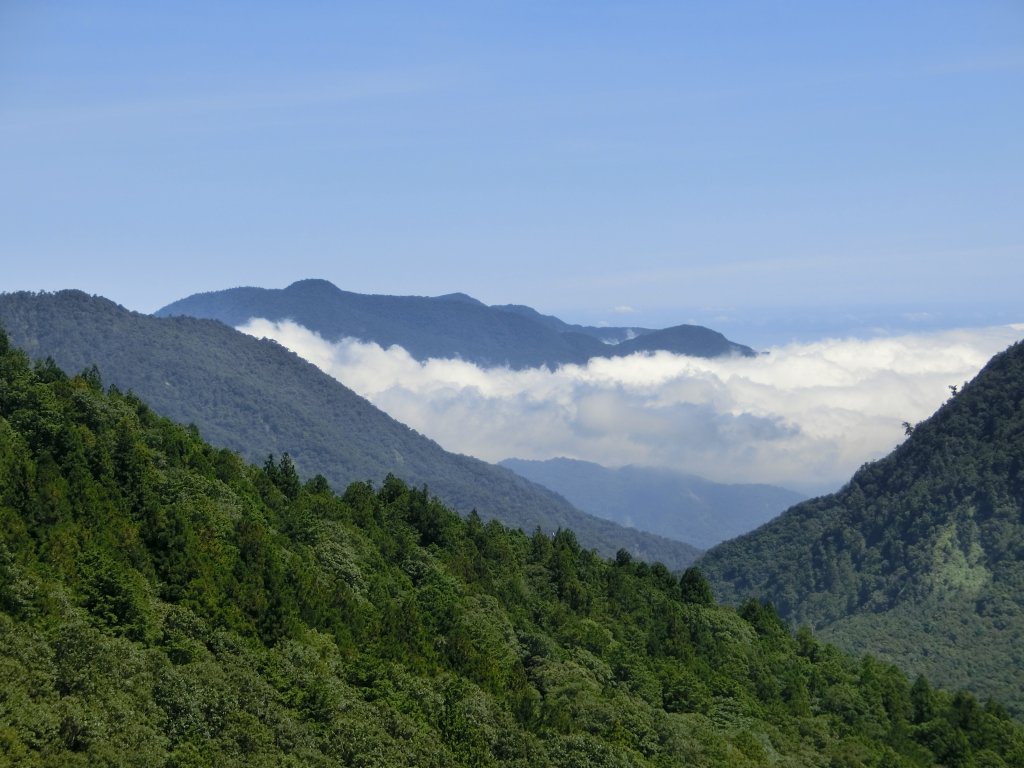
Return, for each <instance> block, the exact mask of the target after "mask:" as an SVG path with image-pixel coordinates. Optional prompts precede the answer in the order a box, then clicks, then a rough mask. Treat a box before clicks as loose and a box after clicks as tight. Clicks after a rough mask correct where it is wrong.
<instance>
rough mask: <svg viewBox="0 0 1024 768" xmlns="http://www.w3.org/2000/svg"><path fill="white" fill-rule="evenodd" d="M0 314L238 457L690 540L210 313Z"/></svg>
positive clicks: (611, 531)
mask: <svg viewBox="0 0 1024 768" xmlns="http://www.w3.org/2000/svg"><path fill="white" fill-rule="evenodd" d="M0 327H2V328H6V329H7V332H8V334H9V338H10V340H11V342H12V343H14V344H15V345H16V346H18V347H21V348H22V349H24V350H25V351H27V352H28V353H29V355H31V356H32V358H33V359H39V358H46V357H52V358H53V359H54V360H55V361H56V362H57V364H58V365H59V366H61V367H62V368H63V369H65V370H68V371H75V372H77V371H82V370H84V369H86V368H88V367H90V366H98V367H99V369H100V371H101V372H102V375H103V378H104V381H106V382H107V383H108V384H115V385H116V386H118V387H119V388H120V389H122V390H124V391H129V390H130V391H132V392H134V393H136V394H138V395H139V396H140V397H142V398H143V399H144V400H145V401H146V402H147V403H149V404H150V405H151V406H152V407H153V408H155V409H156V410H157V411H158V412H159V413H161V414H162V415H165V416H168V417H170V418H172V419H174V420H176V421H179V422H181V423H183V424H196V425H197V426H198V427H199V428H200V430H202V434H203V436H204V437H205V438H206V439H208V440H209V441H210V442H212V443H213V444H214V445H217V446H220V447H224V448H231V449H232V450H236V451H239V452H241V453H242V455H243V456H245V457H246V458H248V459H249V460H250V461H262V460H263V459H264V458H266V456H267V455H268V454H271V453H273V454H275V455H278V456H280V455H281V454H282V453H284V452H285V451H287V452H289V453H290V454H291V456H292V459H293V460H294V462H295V464H296V466H297V468H298V471H299V474H300V476H301V477H305V478H308V477H311V476H313V475H314V474H322V475H323V476H324V477H326V478H327V479H328V481H329V482H331V483H332V484H333V485H334V486H335V487H338V488H343V487H345V486H346V485H348V484H349V483H350V482H353V481H356V480H372V481H374V482H375V483H380V482H381V481H382V480H383V479H384V477H385V476H386V475H387V474H388V473H394V474H395V475H396V476H398V477H400V478H402V479H403V480H404V481H406V482H408V483H410V484H412V485H415V486H421V485H424V484H427V485H429V487H430V490H431V491H432V492H433V493H435V494H436V495H437V496H439V497H440V498H441V499H443V500H444V502H445V503H446V504H448V505H450V506H452V507H454V508H455V509H456V510H458V511H459V512H462V513H468V512H470V511H471V510H473V509H476V510H477V511H478V512H479V513H480V516H481V517H483V518H484V519H485V520H489V519H491V518H497V519H499V520H501V522H503V523H505V524H506V525H510V526H512V527H513V528H522V529H523V530H526V531H532V530H533V529H534V528H536V527H538V526H540V527H541V528H543V529H544V530H545V531H548V532H554V531H555V530H556V529H557V528H559V527H561V528H572V529H573V530H574V531H575V532H576V534H577V535H578V536H579V538H580V541H581V542H582V543H583V544H584V545H585V546H586V547H588V548H590V547H593V548H595V549H597V550H598V551H599V552H602V553H603V554H605V555H607V556H611V555H614V554H615V552H616V551H617V550H618V549H620V548H625V549H627V550H629V551H630V552H631V553H632V554H633V555H635V556H636V557H639V558H641V559H644V560H649V561H654V560H660V561H662V562H664V563H665V564H666V565H668V566H669V567H670V568H672V569H673V570H681V569H683V568H685V567H686V566H688V565H690V564H691V563H692V562H693V561H694V559H696V557H697V555H698V554H699V550H697V549H696V548H694V547H692V546H690V545H689V544H684V543H682V542H678V541H671V540H669V539H667V538H664V537H662V536H656V535H653V534H650V533H644V532H642V531H638V530H636V529H632V528H625V527H623V526H620V525H616V524H615V523H613V522H610V521H608V520H602V519H600V518H597V517H594V516H592V515H587V514H584V513H583V512H581V511H579V510H578V509H576V508H575V507H573V506H572V504H570V503H569V502H567V501H566V500H565V499H564V498H562V497H561V496H559V495H557V494H555V493H553V492H552V491H549V490H548V489H546V488H542V487H541V486H539V485H537V484H535V483H531V482H530V481H529V480H526V479H524V478H522V477H520V476H519V475H517V474H515V473H514V472H512V471H510V470H507V469H504V468H502V467H497V466H495V465H493V464H488V463H486V462H483V461H480V460H479V459H474V458H472V457H470V456H462V455H459V454H454V453H449V452H448V451H445V450H444V449H443V448H441V446H439V445H438V444H437V443H435V442H434V441H433V440H429V439H428V438H426V437H424V436H423V435H421V434H419V433H418V432H415V431H414V430H412V429H410V428H409V427H407V426H405V425H404V424H401V423H400V422H398V421H395V420H394V419H392V418H391V417H390V416H388V415H387V414H386V413H384V412H383V411H381V410H379V409H378V408H376V407H374V406H373V405H372V404H371V403H370V402H368V401H367V400H365V399H364V398H362V397H360V396H359V395H357V394H356V393H355V392H353V391H352V390H350V389H348V387H345V386H344V385H343V384H341V383H339V382H337V381H335V380H334V379H333V378H331V377H330V376H328V375H327V374H325V373H323V372H322V371H320V370H318V369H317V368H316V367H315V366H313V365H312V364H310V363H308V362H306V361H305V360H303V359H302V358H300V357H299V356H298V355H296V354H294V353H292V352H290V351H288V350H287V349H285V348H284V347H282V346H281V345H279V344H276V343H274V342H272V341H267V340H258V339H254V338H252V337H250V336H247V335H245V334H244V333H240V332H238V331H236V330H234V329H232V328H229V327H227V326H226V325H223V324H221V323H219V322H216V321H213V320H198V319H195V318H191V317H168V318H156V317H151V316H149V315H142V314H139V313H137V312H129V311H128V310H126V309H125V308H124V307H120V306H118V305H116V304H114V303H113V302H112V301H109V300H107V299H104V298H102V297H98V296H88V295H86V294H84V293H82V292H81V291H60V292H57V293H39V294H34V293H25V292H22V293H10V294H0Z"/></svg>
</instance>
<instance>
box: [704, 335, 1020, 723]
mask: <svg viewBox="0 0 1024 768" xmlns="http://www.w3.org/2000/svg"><path fill="white" fill-rule="evenodd" d="M701 566H702V568H704V569H705V572H706V573H707V574H708V577H709V578H710V579H711V580H712V582H713V583H714V584H715V585H716V587H717V589H718V590H719V594H720V595H721V596H722V597H723V598H725V599H727V600H729V601H731V602H738V601H740V600H742V599H745V598H746V597H749V596H751V595H753V596H757V597H760V598H764V599H768V600H771V601H772V602H773V603H774V604H775V606H776V607H777V609H778V610H779V612H780V613H781V614H782V615H783V616H784V617H785V618H787V619H789V620H791V621H793V622H797V623H804V622H806V623H808V624H809V625H811V626H812V627H814V628H816V629H819V630H821V631H822V634H823V635H824V636H825V637H827V638H830V639H832V640H834V641H835V642H836V643H838V644H840V645H841V646H843V647H844V648H847V649H848V650H851V651H853V652H858V653H863V652H871V653H874V654H877V655H878V656H880V657H882V658H885V659H887V660H890V661H893V662H896V663H898V664H899V665H900V666H901V667H902V668H904V669H907V670H908V671H911V672H912V673H916V672H922V673H924V674H926V675H927V676H928V677H929V678H931V679H934V680H936V681H940V682H941V683H943V684H945V685H949V686H955V687H965V688H968V689H970V690H973V691H975V692H976V693H978V694H980V695H986V696H987V695H994V696H997V697H998V698H999V699H1001V700H1003V701H1005V702H1007V703H1008V705H1009V706H1010V707H1011V710H1012V711H1013V712H1015V713H1017V714H1018V715H1020V714H1024V656H1022V655H1021V654H1022V651H1021V649H1022V648H1024V344H1021V343H1018V344H1015V345H1014V346H1012V347H1010V348H1009V349H1008V350H1006V351H1005V352H1003V353H1001V354H999V355H997V356H996V357H994V358H993V359H992V360H991V361H990V362H989V364H988V365H987V366H986V367H985V368H984V369H983V370H982V371H981V372H980V373H979V374H978V376H977V377H976V378H975V379H974V380H973V381H972V382H970V383H969V384H966V385H964V386H963V388H962V389H960V390H959V391H958V392H955V394H954V395H953V396H952V397H951V398H950V399H949V401H948V402H947V403H946V404H945V405H944V406H943V407H942V408H940V409H939V410H938V412H936V413H935V414H934V415H933V416H932V417H931V418H930V419H928V420H927V421H925V422H923V423H921V424H919V425H917V426H916V428H913V429H912V434H911V435H910V436H909V437H908V439H907V440H906V441H905V442H904V443H903V444H902V445H901V446H900V447H899V448H897V449H896V450H895V451H894V452H893V453H892V454H890V455H889V456H888V457H886V458H885V459H883V460H881V461H878V462H875V463H873V464H870V465H866V466H865V467H863V468H862V469H861V470H860V471H859V472H857V473H856V474H855V475H854V476H853V479H852V480H851V481H850V482H849V483H848V484H847V485H846V486H845V487H844V488H843V489H842V490H841V491H840V492H838V493H836V494H834V495H831V496H825V497H823V498H820V499H814V500H811V501H808V502H805V503H803V504H800V505H798V506H796V507H794V508H792V509H790V510H788V511H787V512H786V513H784V514H783V515H782V516H780V517H779V518H776V519H775V520H773V521H772V522H770V523H768V524H767V525H765V526H763V527H762V528H760V529H758V530H756V531H754V532H752V533H750V534H748V535H746V536H743V537H741V538H739V539H735V540H733V541H730V542H726V543H724V544H722V545H720V546H719V547H716V548H715V549H713V550H712V551H711V552H709V553H708V555H707V556H706V557H705V558H704V559H703V560H702V562H701Z"/></svg>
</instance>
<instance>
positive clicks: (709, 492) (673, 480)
mask: <svg viewBox="0 0 1024 768" xmlns="http://www.w3.org/2000/svg"><path fill="white" fill-rule="evenodd" d="M499 464H500V465H501V466H503V467H507V468H508V469H511V470H512V471H514V472H516V473H518V474H520V475H522V476H523V477H525V478H527V479H529V480H533V481H534V482H535V483H540V484H541V485H543V486H546V487H547V488H550V489H551V490H553V491H555V492H556V493H559V494H561V495H562V496H564V497H565V498H566V499H568V500H569V501H570V502H572V503H573V504H574V505H575V506H577V507H579V508H580V509H582V510H583V511H584V512H588V513H590V514H592V515H597V516H598V517H603V518H604V519H606V520H612V521H614V522H616V523H619V524H621V525H627V526H630V527H632V528H639V529H640V530H642V531H650V532H651V533H657V534H660V535H661V536H667V537H668V538H670V539H677V540H679V541H685V542H688V543H690V544H694V545H696V546H698V547H703V548H709V547H713V546H714V545H715V544H718V543H720V542H722V541H725V540H726V539H731V538H733V537H734V536H739V535H740V534H743V533H747V532H748V531H751V530H753V529H754V528H756V527H757V526H759V525H761V524H762V523H766V522H768V521H769V520H771V519H772V518H773V517H775V516H776V515H778V514H779V513H780V512H782V511H783V510H785V509H787V508H788V507H791V506H793V505H794V504H796V503H797V502H800V501H802V500H803V499H804V498H805V497H804V496H801V495H800V494H799V493H796V492H795V491H790V490H788V489H786V488H779V487H778V486H774V485H745V484H744V485H740V484H737V485H727V484H721V483H713V482H711V481H710V480H705V479H703V478H701V477H696V476H693V475H685V474H682V473H679V472H672V471H671V470H667V469H653V468H650V467H632V466H630V467H622V468H620V469H608V468H606V467H602V466H601V465H600V464H593V463H591V462H587V461H577V460H574V459H565V458H559V459H550V460H548V461H527V460H525V459H506V460H505V461H501V462H499Z"/></svg>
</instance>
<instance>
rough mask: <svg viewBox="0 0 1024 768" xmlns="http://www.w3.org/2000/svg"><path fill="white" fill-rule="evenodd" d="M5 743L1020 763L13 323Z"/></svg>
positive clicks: (748, 608)
mask: <svg viewBox="0 0 1024 768" xmlns="http://www.w3.org/2000/svg"><path fill="white" fill-rule="evenodd" d="M0 680H2V681H3V682H2V687H0V763H2V764H9V765H25V766H37V765H46V766H147V767H148V766H167V767H168V768H170V767H171V766H175V767H180V766H208V765H217V766H224V767H225V768H226V767H228V766H247V767H249V766H256V767H259V766H335V765H358V766H402V765H415V766H438V767H441V766H445V767H447V766H458V765H466V766H469V765H473V766H488V765H518V766H524V767H525V766H531V767H532V766H545V765H560V766H677V765H687V766H701V765H722V766H763V765H784V766H802V765H807V766H861V765H877V766H909V765H920V766H931V765H935V764H943V765H950V766H953V765H957V766H960V765H962V766H969V765H985V766H1002V765H1022V764H1024V733H1022V731H1021V728H1020V727H1019V726H1018V725H1016V724H1015V723H1014V721H1012V720H1011V719H1009V717H1008V716H1007V715H1006V714H1005V712H1004V711H1003V710H1002V709H1001V708H1000V707H999V705H997V704H993V703H987V704H984V705H982V704H979V702H978V701H977V700H976V699H975V698H974V697H973V696H971V695H969V694H956V695H951V694H947V693H943V692H941V691H935V690H932V689H931V688H930V687H929V686H928V685H927V683H926V682H925V681H924V680H923V679H921V680H918V681H917V682H916V683H915V684H914V685H911V684H910V683H909V681H908V680H907V678H905V677H904V676H903V675H902V674H901V673H900V672H898V671H897V670H896V669H895V668H893V667H890V666H887V665H885V664H881V663H879V662H877V661H874V660H873V659H871V658H868V657H866V658H863V659H860V660H857V659H854V658H851V657H848V656H845V655H843V654H842V653H840V652H838V651H836V650H835V649H833V648H831V647H829V646H826V645H822V644H820V643H818V642H817V641H815V640H814V638H813V637H811V636H810V634H809V633H807V632H802V633H800V634H798V635H797V636H795V637H794V636H792V635H790V634H789V633H788V632H787V631H786V630H785V629H784V627H783V625H782V624H781V622H780V621H779V619H778V618H777V616H776V615H775V614H774V613H773V612H772V611H770V610H768V609H766V608H764V607H763V606H761V605H760V604H758V603H748V604H746V605H744V606H743V607H742V608H741V609H740V610H739V611H738V612H737V611H733V610H731V609H725V608H718V607H716V606H714V605H713V604H711V602H710V592H709V588H708V586H707V584H706V582H704V581H703V579H702V578H701V577H700V575H699V573H697V572H696V571H694V570H690V571H688V572H687V573H686V574H684V576H683V577H682V578H681V579H677V578H675V577H673V576H672V574H670V573H669V571H668V570H667V569H665V568H664V567H661V566H653V567H651V566H648V565H646V564H643V563H639V562H637V561H635V560H633V559H631V558H630V557H629V556H628V555H627V554H625V553H622V555H620V556H619V557H618V559H617V560H614V561H612V560H602V559H600V558H598V557H596V556H595V555H593V554H591V553H589V552H587V551H585V550H581V549H580V547H579V546H578V545H577V543H576V541H575V537H574V536H573V535H572V534H571V533H570V532H568V531H561V532H559V533H558V534H557V535H555V536H554V537H551V536H548V535H546V534H543V533H537V534H535V535H533V536H532V537H529V536H527V535H525V534H523V533H521V532H518V531H511V530H509V529H507V528H505V527H503V526H501V525H500V524H498V523H496V522H491V523H488V524H484V523H482V522H481V520H480V519H479V518H478V517H477V516H474V515H471V516H469V517H468V518H467V519H463V518H460V517H459V516H457V515H455V514H454V513H451V512H449V511H447V510H446V509H445V508H444V507H442V506H441V505H440V504H439V503H437V502H436V501H433V500H431V499H430V498H429V497H428V495H427V494H426V493H424V492H422V491H419V490H413V489H410V488H408V487H407V486H405V485H404V484H402V483H401V482H400V481H397V480H395V479H394V478H388V479H387V480H386V481H385V482H384V483H383V484H381V486H380V487H379V488H373V487H371V486H370V485H368V484H365V483H356V484H353V485H351V486H350V487H349V488H348V489H347V490H346V491H345V493H344V495H343V496H341V497H338V496H336V495H334V494H333V493H332V492H331V490H330V489H329V487H328V486H327V483H326V482H325V481H324V480H323V478H321V477H314V478H313V479H311V480H310V481H308V482H306V483H305V484H303V483H301V482H300V481H299V478H298V476H297V474H296V472H295V468H294V466H293V464H292V463H291V461H290V460H289V459H288V458H287V457H283V458H281V459H280V460H273V459H270V460H267V461H266V462H265V464H264V466H263V467H262V468H257V467H252V466H248V465H246V464H244V463H243V462H242V461H241V460H240V459H239V458H238V457H237V455H235V454H233V453H231V452H229V451H227V450H224V449H215V448H212V447H210V446H209V445H207V444H205V443H203V442H202V441H201V440H200V439H199V437H198V436H197V435H196V434H195V432H194V430H191V429H188V428H184V427H180V426H177V425H175V424H173V423H171V422H169V421H166V420H164V419H162V418H160V417H157V416H156V415H154V413H153V412H152V411H151V410H150V409H149V408H148V407H147V406H146V405H144V404H143V403H142V402H141V401H140V400H139V399H138V398H136V397H135V396H130V395H124V394H121V393H119V392H110V393H108V394H105V393H104V392H103V390H102V387H101V386H100V383H99V379H98V377H97V376H96V375H94V374H90V375H87V376H82V377H76V378H73V379H68V378H66V377H65V376H64V375H63V374H62V373H61V372H60V371H59V370H58V369H56V368H54V367H53V366H49V365H45V364H43V365H37V366H35V367H34V368H31V367H30V366H29V365H28V362H27V358H26V357H25V356H24V354H23V353H22V352H20V351H18V350H14V349H11V348H9V346H8V343H7V339H6V337H5V336H3V335H2V334H0Z"/></svg>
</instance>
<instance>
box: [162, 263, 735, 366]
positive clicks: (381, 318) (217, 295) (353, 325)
mask: <svg viewBox="0 0 1024 768" xmlns="http://www.w3.org/2000/svg"><path fill="white" fill-rule="evenodd" d="M155 314H156V315H157V316H158V317H170V316H174V315H189V316H191V317H203V318H210V319H214V320H220V321H221V322H223V323H226V324H228V325H231V326H235V327H237V326H240V325H244V324H245V323H247V322H248V321H249V320H251V319H252V318H264V319H267V320H274V321H281V320H286V319H289V320H293V321H294V322H296V323H298V324H300V325H302V326H304V327H306V328H308V329H309V330H312V331H316V332H317V333H319V334H320V335H321V336H323V337H324V338H326V339H329V340H332V341H335V340H338V339H341V338H345V337H350V338H355V339H360V340H362V341H368V342H375V343H377V344H380V345H381V346H382V347H389V346H391V345H393V344H397V345H399V346H401V347H403V348H404V349H405V350H406V351H408V352H409V354H411V355H412V356H413V357H414V358H416V359H417V360H426V359H428V358H432V357H433V358H454V357H457V358H461V359H463V360H468V361H471V362H474V363H477V364H479V365H484V366H499V365H508V366H510V367H512V368H528V367H535V366H541V365H547V366H557V365H561V364H565V363H585V362H586V361H587V360H590V359H591V358H594V357H621V356H624V355H630V354H633V353H634V352H651V351H658V350H664V351H668V352H674V353H677V354H682V355H691V356H696V357H718V356H721V355H744V356H752V355H754V354H755V353H754V350H752V349H751V348H750V347H746V346H743V345H742V344H737V343H735V342H732V341H729V340H728V339H727V338H725V336H723V335H722V334H720V333H718V332H717V331H713V330H711V329H709V328H704V327H703V326H699V325H678V326H674V327H671V328H665V329H661V330H653V329H650V328H598V327H594V326H583V325H570V324H569V323H565V322H563V321H562V320H560V319H558V318H557V317H554V316H552V315H542V314H540V313H539V312H537V311H536V310H534V309H532V308H530V307H526V306H521V305H504V306H487V305H486V304H484V303H482V302H480V301H478V300H477V299H474V298H473V297H471V296H467V295H466V294H463V293H452V294H447V295H444V296H436V297H425V296H376V295H366V294H360V293H351V292H349V291H343V290H341V289H339V288H337V287H336V286H334V285H333V284H331V283H329V282H327V281H326V280H300V281H298V282H296V283H292V284H291V285H289V286H288V287H287V288H281V289H276V288H230V289H227V290H223V291H213V292H210V293H197V294H194V295H192V296H189V297H187V298H184V299H181V300H179V301H175V302H173V303H172V304H168V305H167V306H166V307H163V308H162V309H160V310H158V311H157V312H156V313H155Z"/></svg>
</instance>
